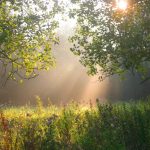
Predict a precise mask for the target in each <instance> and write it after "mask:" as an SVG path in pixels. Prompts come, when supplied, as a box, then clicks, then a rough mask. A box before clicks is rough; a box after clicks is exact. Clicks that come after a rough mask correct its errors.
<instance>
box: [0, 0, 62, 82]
mask: <svg viewBox="0 0 150 150" xmlns="http://www.w3.org/2000/svg"><path fill="white" fill-rule="evenodd" d="M60 11H62V7H61V6H60V5H59V4H58V2H57V1H55V0H0V65H1V72H0V75H1V78H3V77H4V76H5V77H7V79H14V80H18V79H19V78H21V79H30V78H34V77H36V76H37V71H38V70H41V69H44V70H48V69H49V68H50V67H52V66H54V64H55V59H54V57H53V56H52V53H51V48H52V45H53V44H56V43H58V39H57V37H56V35H55V29H56V28H57V27H58V21H57V20H56V16H57V14H58V13H60ZM7 79H6V80H7Z"/></svg>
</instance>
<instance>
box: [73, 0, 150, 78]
mask: <svg viewBox="0 0 150 150" xmlns="http://www.w3.org/2000/svg"><path fill="white" fill-rule="evenodd" d="M119 1H120V0H118V2H119ZM116 2H117V1H116V0H83V1H79V0H72V3H74V5H78V7H76V9H74V8H73V9H72V11H71V12H70V16H71V17H73V18H74V17H75V18H77V24H78V26H77V30H76V33H75V35H73V37H72V38H71V41H72V42H73V43H74V46H73V48H72V49H71V50H72V51H73V52H74V54H76V55H79V56H80V61H81V63H82V64H83V65H84V66H86V68H87V69H88V73H89V74H91V75H95V74H97V75H99V78H100V80H103V79H104V78H105V77H108V76H111V75H114V74H118V75H120V76H121V77H122V76H124V74H125V73H126V72H131V73H133V74H134V73H137V72H138V73H140V74H141V76H142V77H141V78H142V80H143V81H147V80H148V79H150V77H149V69H150V65H149V62H150V57H149V47H150V44H149V43H150V32H149V31H150V17H149V14H150V1H149V0H127V1H126V2H127V3H128V7H127V9H125V10H121V9H119V8H117V6H116V5H117V4H116ZM102 73H103V74H102Z"/></svg>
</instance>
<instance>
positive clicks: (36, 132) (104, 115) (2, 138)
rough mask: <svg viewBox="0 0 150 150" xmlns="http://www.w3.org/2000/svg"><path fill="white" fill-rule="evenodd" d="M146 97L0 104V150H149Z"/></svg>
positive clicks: (148, 102) (149, 121)
mask: <svg viewBox="0 0 150 150" xmlns="http://www.w3.org/2000/svg"><path fill="white" fill-rule="evenodd" d="M149 99H150V98H147V99H146V100H144V101H143V100H141V101H138V102H128V103H116V104H109V103H106V104H100V103H99V102H98V100H97V105H96V106H92V105H90V106H89V107H83V106H82V105H79V104H77V103H75V102H72V103H70V104H68V105H67V106H64V107H56V106H54V105H51V104H50V105H48V106H47V107H44V106H43V105H42V102H41V101H40V100H39V101H38V103H37V106H36V107H31V106H24V107H1V109H0V150H149V149H150V100H149Z"/></svg>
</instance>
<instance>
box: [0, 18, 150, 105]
mask: <svg viewBox="0 0 150 150" xmlns="http://www.w3.org/2000/svg"><path fill="white" fill-rule="evenodd" d="M74 24H75V22H74V21H73V20H70V22H68V23H62V24H61V27H60V29H59V30H58V35H59V37H60V45H58V46H54V48H53V53H54V56H55V58H56V61H57V65H56V68H53V69H51V70H50V71H48V72H47V71H42V72H40V75H39V76H38V77H37V78H35V79H31V80H26V81H25V82H24V83H23V84H17V83H15V82H13V81H9V82H7V84H6V86H5V87H4V88H0V103H8V102H10V103H12V104H17V105H18V104H21V105H23V104H27V103H31V104H35V96H36V95H38V96H40V97H41V99H42V101H43V102H44V103H47V100H48V99H50V100H51V101H52V102H53V103H54V104H64V103H67V102H69V101H71V100H76V101H79V102H83V103H89V101H90V100H91V101H93V102H95V99H96V98H99V99H100V100H101V101H103V102H104V101H106V100H109V101H112V102H115V101H118V100H130V99H139V98H141V97H146V96H148V95H149V93H150V91H149V87H150V82H147V83H145V84H142V85H141V84H140V80H139V77H138V76H137V75H136V76H135V77H133V76H131V75H127V80H124V81H122V80H120V79H119V78H118V77H117V76H115V77H112V78H108V79H106V80H105V81H103V82H99V81H98V79H97V77H96V76H94V77H89V76H88V75H87V73H86V68H84V67H83V66H82V65H81V64H80V63H79V61H78V59H79V58H78V57H77V56H74V55H73V53H72V52H71V51H70V50H69V48H70V47H71V44H70V43H69V42H68V40H67V39H68V36H69V35H71V34H72V33H73V27H74Z"/></svg>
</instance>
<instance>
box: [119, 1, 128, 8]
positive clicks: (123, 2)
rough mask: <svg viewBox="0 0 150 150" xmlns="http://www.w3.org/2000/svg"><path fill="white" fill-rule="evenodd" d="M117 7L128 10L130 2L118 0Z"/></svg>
mask: <svg viewBox="0 0 150 150" xmlns="http://www.w3.org/2000/svg"><path fill="white" fill-rule="evenodd" d="M116 3H117V7H118V8H119V9H122V10H126V9H127V7H128V3H127V1H126V0H116Z"/></svg>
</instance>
